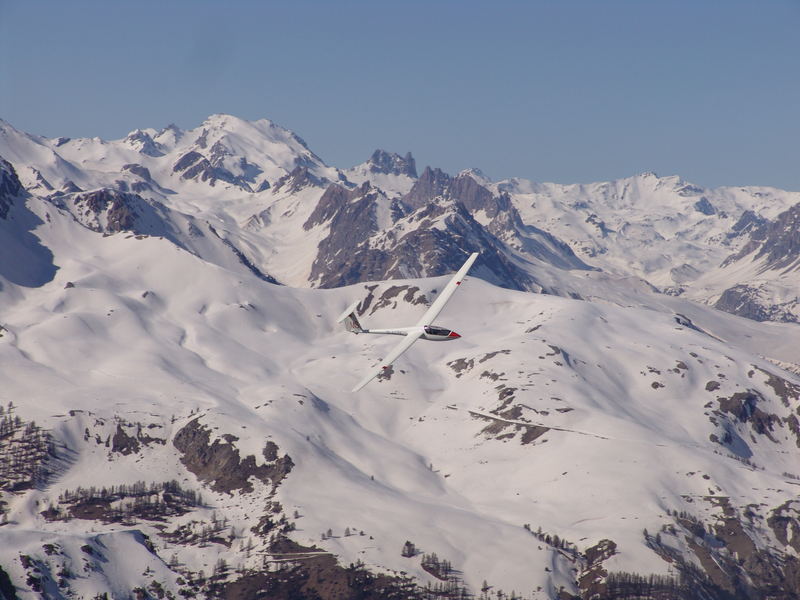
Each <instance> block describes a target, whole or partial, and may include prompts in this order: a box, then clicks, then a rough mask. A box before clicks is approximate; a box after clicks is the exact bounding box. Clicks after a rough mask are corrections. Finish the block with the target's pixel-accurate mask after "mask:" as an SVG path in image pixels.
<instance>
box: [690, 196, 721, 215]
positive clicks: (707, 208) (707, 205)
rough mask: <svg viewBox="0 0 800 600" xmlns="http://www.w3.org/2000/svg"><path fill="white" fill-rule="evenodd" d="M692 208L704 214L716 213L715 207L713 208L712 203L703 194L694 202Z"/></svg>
mask: <svg viewBox="0 0 800 600" xmlns="http://www.w3.org/2000/svg"><path fill="white" fill-rule="evenodd" d="M694 209H695V210H696V211H697V212H700V213H703V214H704V215H708V216H711V215H715V214H717V209H716V208H714V205H713V204H711V202H709V201H708V198H706V197H705V196H703V197H702V198H700V200H698V201H697V202H695V203H694Z"/></svg>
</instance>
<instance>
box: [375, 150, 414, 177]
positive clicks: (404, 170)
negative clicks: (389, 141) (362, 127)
mask: <svg viewBox="0 0 800 600" xmlns="http://www.w3.org/2000/svg"><path fill="white" fill-rule="evenodd" d="M367 168H368V169H369V171H371V172H372V173H384V174H386V175H407V176H408V177H411V178H413V179H416V178H417V165H416V161H415V160H414V157H413V156H411V152H406V155H405V156H400V155H399V154H395V153H394V152H386V150H382V149H380V148H378V149H377V150H375V152H373V153H372V156H370V157H369V160H368V161H367Z"/></svg>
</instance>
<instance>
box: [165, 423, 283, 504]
mask: <svg viewBox="0 0 800 600" xmlns="http://www.w3.org/2000/svg"><path fill="white" fill-rule="evenodd" d="M224 439H225V441H221V440H219V439H216V440H214V441H213V443H212V442H211V441H210V440H211V432H210V430H209V429H208V428H206V427H205V426H204V425H202V424H201V423H200V420H199V419H195V420H193V421H191V422H190V423H189V424H188V425H185V426H184V427H183V428H182V429H181V430H180V431H179V432H178V433H177V434H176V435H175V439H174V440H173V441H172V443H173V445H174V446H175V448H177V449H178V450H179V451H180V452H181V454H182V456H181V462H182V463H183V465H184V466H185V467H186V468H187V469H188V470H189V471H191V472H192V473H194V474H195V475H196V476H197V477H198V478H199V479H200V480H202V481H204V482H207V483H208V484H209V485H210V487H211V489H213V490H214V491H216V492H227V493H232V492H233V491H234V490H241V491H242V492H245V493H249V492H252V491H253V484H252V483H251V482H250V481H249V479H250V477H255V478H256V479H259V480H261V481H263V482H264V483H267V484H270V485H272V487H273V488H275V487H277V486H278V485H279V484H280V482H281V481H282V480H283V478H284V477H286V475H288V474H289V472H290V471H291V470H292V467H293V466H294V463H293V462H292V459H291V458H290V457H289V455H284V456H282V457H279V456H278V448H277V446H276V445H275V443H274V442H267V445H266V446H265V447H264V458H265V459H266V461H267V463H266V464H262V465H257V464H256V458H255V456H253V455H249V456H245V457H244V458H240V457H239V450H238V449H237V448H236V447H235V446H234V442H235V441H236V440H237V439H238V438H236V437H235V436H232V435H227V436H224Z"/></svg>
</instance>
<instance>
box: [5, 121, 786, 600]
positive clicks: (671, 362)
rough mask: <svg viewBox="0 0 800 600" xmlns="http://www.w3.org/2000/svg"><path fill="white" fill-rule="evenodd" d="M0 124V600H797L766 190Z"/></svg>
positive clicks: (208, 135) (771, 219) (295, 141)
mask: <svg viewBox="0 0 800 600" xmlns="http://www.w3.org/2000/svg"><path fill="white" fill-rule="evenodd" d="M0 125H1V126H0V155H2V156H4V157H5V158H6V160H7V161H8V162H2V163H0V327H2V328H1V329H0V373H1V374H2V382H3V384H2V386H0V390H1V391H0V406H2V409H3V412H2V414H0V494H2V495H1V496H0V512H1V513H2V516H0V540H2V543H0V568H1V569H2V570H0V596H2V597H8V598H11V597H14V595H16V596H17V597H20V598H36V597H47V598H96V597H103V594H105V595H106V596H105V597H107V598H126V597H140V598H149V597H152V598H161V597H175V598H177V597H179V596H183V597H226V598H257V597H263V598H442V597H450V598H465V597H470V595H471V596H473V597H486V598H488V597H492V598H502V597H518V598H537V599H539V598H541V599H544V598H574V597H580V598H585V599H588V598H639V597H643V596H645V595H646V594H650V596H652V597H658V598H719V599H728V598H758V597H771V598H785V599H789V598H798V597H800V558H798V557H799V556H800V502H798V501H797V500H796V498H797V485H798V484H799V482H800V468H799V467H798V465H800V419H798V416H800V376H798V375H797V374H795V373H796V372H797V371H798V370H800V368H799V367H798V365H800V349H799V348H800V346H799V345H798V344H797V339H798V338H797V334H798V330H797V325H796V324H794V323H789V322H759V321H758V320H754V319H745V318H742V317H739V316H735V315H731V314H727V313H726V312H722V311H720V310H718V309H716V308H714V307H713V306H711V305H709V304H706V303H703V302H696V301H693V300H692V299H690V298H695V299H700V300H703V301H706V302H717V304H718V305H719V304H720V301H717V300H716V299H715V295H722V296H723V297H724V293H723V292H724V291H725V290H726V289H729V288H730V287H732V286H733V285H735V284H736V283H738V282H742V285H749V284H752V282H754V281H756V279H755V273H756V272H758V273H759V274H760V276H762V277H770V275H769V273H771V272H774V273H779V272H780V273H784V274H785V275H786V276H787V277H790V276H791V275H792V274H793V273H795V271H793V270H792V269H793V268H794V267H795V265H796V226H795V225H794V223H795V220H794V219H795V218H796V216H795V213H796V208H794V209H793V208H792V207H793V206H794V204H796V203H797V200H798V199H797V198H796V195H794V194H792V193H789V192H780V191H778V190H761V191H760V192H757V191H756V190H753V189H745V190H741V189H737V190H732V189H721V190H705V191H702V190H700V189H699V188H694V187H692V186H689V184H685V183H682V182H680V181H679V180H677V179H672V178H666V179H660V178H657V177H655V176H653V175H643V176H638V177H634V178H631V179H629V180H623V181H619V182H615V183H611V184H596V185H594V186H556V185H553V184H533V183H530V182H524V181H521V180H513V181H507V182H499V183H493V182H490V181H488V180H487V179H486V178H485V177H483V176H482V175H481V174H480V173H479V172H476V171H467V172H464V173H461V174H458V175H456V176H451V175H448V174H446V173H443V172H441V171H439V170H437V169H433V168H427V169H424V170H423V172H422V174H420V175H419V176H417V171H416V165H415V164H414V162H413V159H412V158H411V157H410V155H406V156H405V157H400V156H398V155H391V154H389V153H386V152H376V153H375V154H374V155H373V157H372V158H371V159H370V160H369V161H368V162H367V163H365V164H364V165H360V166H358V167H354V168H352V169H348V170H337V169H335V168H332V167H329V166H327V165H325V164H324V163H323V162H322V161H321V160H320V159H319V158H318V157H316V156H315V155H314V154H313V153H311V151H310V150H308V148H306V146H305V145H304V144H303V143H302V142H301V141H300V140H299V138H297V137H296V136H295V135H293V134H291V133H290V132H288V131H286V130H283V129H281V128H279V127H277V126H275V125H273V124H271V123H269V122H268V121H257V122H254V123H248V122H246V121H241V120H239V119H235V118H234V117H230V116H225V115H217V116H214V117H211V118H209V119H208V120H207V121H206V123H204V124H203V125H202V126H201V127H199V128H197V129H195V130H191V131H181V130H180V129H178V128H176V127H168V128H167V129H165V130H163V131H160V132H159V131H154V130H141V131H137V132H134V133H133V134H131V135H129V136H128V137H127V138H126V139H125V140H119V141H115V142H104V141H102V140H48V139H44V138H37V137H35V136H31V135H29V134H25V133H22V132H19V131H16V130H14V129H13V128H12V127H11V126H10V125H8V124H0ZM214 148H216V150H214ZM758 194H763V195H758ZM703 199H704V200H705V201H703ZM709 207H710V208H709ZM690 209H691V210H690ZM746 211H750V213H747V214H746ZM695 213H697V214H695ZM723 213H724V214H723ZM592 215H594V216H593V217H592ZM793 232H794V233H793ZM472 250H477V251H480V252H481V258H480V260H479V262H478V263H476V266H475V269H474V271H473V273H472V274H471V276H470V277H469V278H468V279H467V281H466V283H465V284H464V285H463V286H462V287H463V288H464V289H463V290H460V291H459V293H458V294H456V295H455V296H454V298H453V300H452V302H451V303H450V304H449V305H448V307H447V309H446V311H445V312H444V313H443V315H442V318H441V322H442V323H445V324H447V325H448V326H449V327H452V328H454V329H456V330H457V331H459V333H461V335H462V336H463V337H462V339H461V340H459V341H458V342H455V343H453V344H432V343H425V342H421V343H419V344H417V345H416V346H415V347H414V350H413V351H412V352H409V353H407V354H406V355H404V356H403V357H402V358H401V359H400V360H398V361H397V362H396V363H395V365H394V368H393V370H392V372H391V374H390V376H388V377H384V378H381V379H379V380H377V381H375V382H373V383H372V384H370V385H369V386H368V387H367V388H365V389H364V390H363V391H362V392H360V393H358V394H351V393H350V392H348V391H347V390H349V389H350V388H351V387H352V385H353V383H354V382H355V381H357V380H358V379H359V378H360V376H361V375H362V374H363V373H364V372H365V371H366V370H367V369H368V368H369V367H370V366H371V365H372V364H373V362H374V360H375V359H377V358H378V357H379V356H381V354H382V352H384V351H385V350H386V348H387V347H388V346H387V344H391V340H388V341H387V340H382V339H381V338H376V339H372V336H352V335H350V334H347V333H346V332H345V331H344V330H343V329H342V328H340V327H339V326H337V325H336V324H335V323H334V321H335V318H336V316H337V315H338V314H339V313H340V312H341V311H342V309H343V308H344V307H345V306H346V305H347V304H349V303H351V302H352V301H353V300H355V299H358V298H361V299H362V302H361V304H360V306H359V313H360V315H361V318H362V319H363V321H364V323H368V324H375V325H378V326H380V325H381V324H385V325H391V324H396V323H403V322H413V321H415V320H416V319H417V318H418V317H419V315H421V314H422V312H424V307H425V305H426V304H427V303H429V302H430V301H431V299H432V298H433V297H435V293H436V290H440V289H441V288H442V286H443V285H444V283H445V282H446V280H447V277H444V276H442V275H443V274H445V273H448V272H450V271H452V270H454V269H455V268H457V267H458V266H459V265H460V263H461V262H462V261H463V257H464V256H465V255H466V254H467V253H468V252H469V251H472ZM670 253H671V254H670ZM665 254H667V257H666V258H665V257H664V256H663V255H665ZM712 255H713V256H712ZM717 258H718V259H719V260H717ZM673 259H674V261H673V263H672V266H670V260H673ZM756 263H757V264H756ZM684 264H685V265H686V266H685V267H682V265H684ZM754 264H756V266H753V265H754ZM675 266H678V267H680V268H678V269H675ZM748 269H749V270H748ZM673 271H674V272H673ZM695 271H697V273H695ZM714 277H716V278H717V279H716V280H715V279H714ZM383 279H394V280H395V281H382V280H383ZM276 281H277V282H279V283H282V284H284V285H276V283H275V282H276ZM770 281H771V282H772V281H775V280H773V279H770ZM648 282H649V283H648ZM498 284H499V286H502V287H499V286H498ZM785 285H786V286H789V285H790V283H786V284H785ZM724 286H728V287H724ZM668 288H669V291H671V292H672V294H665V293H661V291H662V290H666V289H668ZM678 288H683V291H682V292H681V291H680V290H679V289H678ZM795 289H796V288H795ZM542 291H543V292H549V293H547V294H542V293H532V292H542ZM693 294H694V295H693ZM765 297H767V298H768V300H765V302H768V301H772V299H773V297H772V296H769V295H767V296H765ZM790 308H791V307H789V308H787V311H786V314H792V310H790ZM750 316H753V315H750ZM780 319H783V320H790V319H788V318H784V316H781V317H780ZM364 338H370V339H364ZM793 371H794V372H793Z"/></svg>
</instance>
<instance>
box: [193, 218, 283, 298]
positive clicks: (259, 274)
mask: <svg viewBox="0 0 800 600" xmlns="http://www.w3.org/2000/svg"><path fill="white" fill-rule="evenodd" d="M208 229H209V231H211V233H213V234H214V235H215V236H217V237H218V238H219V239H220V240H221V241H222V243H223V244H225V245H226V246H227V247H228V248H230V250H231V252H233V253H234V254H235V255H236V258H238V259H239V262H240V263H242V264H243V265H244V266H245V267H247V268H248V269H249V270H250V272H251V273H252V274H253V275H255V276H256V277H258V278H259V279H261V280H262V281H267V282H269V283H274V284H276V285H280V282H279V281H278V280H277V279H275V278H274V277H273V276H272V275H269V274H267V273H264V272H263V271H262V270H261V269H259V268H258V267H257V266H255V265H254V264H253V262H252V261H251V260H250V259H249V258H247V256H245V254H244V253H243V252H242V251H241V250H239V248H237V247H236V245H235V244H234V243H233V242H231V241H230V240H229V239H227V238H224V237H222V236H221V235H220V234H219V233H217V230H216V229H214V228H213V227H212V226H211V225H209V226H208ZM197 231H198V232H199V231H200V230H199V229H198V230H197ZM200 235H201V236H202V232H200Z"/></svg>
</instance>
